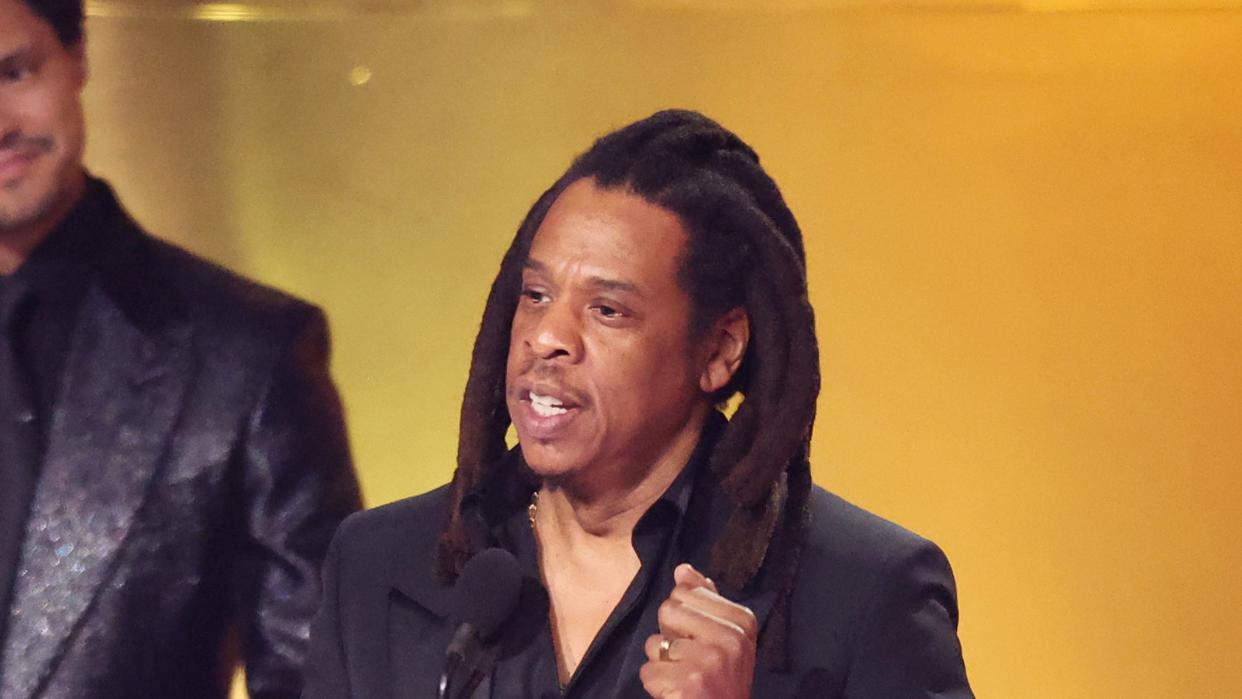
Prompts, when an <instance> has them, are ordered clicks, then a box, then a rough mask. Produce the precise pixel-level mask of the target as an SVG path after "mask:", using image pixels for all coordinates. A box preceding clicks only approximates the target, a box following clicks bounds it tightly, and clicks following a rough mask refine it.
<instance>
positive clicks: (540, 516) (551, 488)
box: [536, 410, 707, 550]
mask: <svg viewBox="0 0 1242 699" xmlns="http://www.w3.org/2000/svg"><path fill="white" fill-rule="evenodd" d="M706 415H707V411H706V410H702V411H696V412H695V414H694V415H693V417H692V419H691V420H690V421H689V422H688V423H687V425H686V427H685V429H682V430H680V431H679V432H678V434H677V435H676V436H675V437H674V439H673V440H672V442H671V443H670V444H669V445H668V447H667V448H665V449H664V450H663V452H661V453H660V454H658V455H657V456H656V458H655V459H654V460H651V461H649V462H648V463H647V464H645V465H643V466H635V465H632V464H630V465H625V466H623V467H617V468H613V469H609V470H608V471H606V472H612V473H619V474H622V477H619V478H610V479H606V482H605V483H602V484H601V483H595V482H592V483H582V482H570V481H564V482H560V481H558V482H553V481H544V483H543V486H542V487H541V488H540V490H539V495H538V503H539V505H538V508H537V511H536V521H537V526H538V528H539V533H540V538H541V539H542V540H544V543H545V545H546V544H548V543H550V541H555V542H556V544H557V545H560V546H564V547H566V548H568V549H571V550H572V549H574V548H578V547H582V546H588V547H591V546H612V545H618V546H624V547H626V548H629V547H630V546H631V537H632V534H633V532H634V527H635V526H636V525H637V524H638V520H639V519H641V518H642V516H643V515H644V514H645V513H646V512H647V510H648V509H650V508H651V506H652V505H653V504H654V503H655V502H656V501H657V500H659V499H660V496H662V495H663V494H664V493H665V491H667V490H668V488H669V486H671V485H672V484H673V481H675V480H677V477H678V476H679V475H680V474H681V472H682V470H683V469H684V468H685V467H686V465H687V462H688V461H689V460H690V457H691V455H692V454H693V453H694V448H695V446H696V445H697V444H698V441H699V436H700V434H701V433H702V430H703V423H704V420H705V419H706ZM601 470H603V469H601ZM625 474H636V475H635V476H632V477H629V478H626V477H624V475H625Z"/></svg>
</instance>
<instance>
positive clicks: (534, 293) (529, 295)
mask: <svg viewBox="0 0 1242 699" xmlns="http://www.w3.org/2000/svg"><path fill="white" fill-rule="evenodd" d="M522 297H523V298H525V299H526V300H527V301H531V302H532V303H542V302H543V301H544V300H546V299H547V295H546V294H544V293H543V292H542V291H539V290H537V289H522Z"/></svg>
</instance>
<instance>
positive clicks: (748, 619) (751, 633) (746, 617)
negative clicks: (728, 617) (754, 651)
mask: <svg viewBox="0 0 1242 699" xmlns="http://www.w3.org/2000/svg"><path fill="white" fill-rule="evenodd" d="M739 617H740V620H741V622H742V623H741V624H739V626H741V627H742V631H744V632H746V635H747V636H748V637H749V638H754V637H755V636H757V635H759V620H758V619H756V618H755V613H754V612H753V611H751V609H750V608H749V607H742V611H741V614H740V615H739Z"/></svg>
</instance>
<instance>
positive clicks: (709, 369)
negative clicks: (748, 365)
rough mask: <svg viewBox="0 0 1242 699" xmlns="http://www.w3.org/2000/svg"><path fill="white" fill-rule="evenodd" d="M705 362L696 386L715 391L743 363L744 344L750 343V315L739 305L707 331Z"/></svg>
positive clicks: (744, 354)
mask: <svg viewBox="0 0 1242 699" xmlns="http://www.w3.org/2000/svg"><path fill="white" fill-rule="evenodd" d="M704 342H706V343H707V363H706V364H705V365H704V367H703V373H702V374H701V375H700V376H699V388H700V389H702V391H703V392H704V393H715V392H716V391H719V390H720V389H722V388H724V387H725V386H726V385H727V384H728V383H729V381H730V379H732V378H733V375H734V374H736V373H737V370H738V368H740V367H741V366H742V358H743V357H745V356H746V347H747V345H749V344H750V315H748V314H747V313H746V308H745V307H743V306H738V307H737V308H734V309H732V310H730V311H728V312H726V313H725V314H724V315H722V316H720V318H719V319H718V320H717V321H716V322H715V323H714V324H713V325H712V327H711V329H710V330H708V331H707V336H706V338H705V340H704Z"/></svg>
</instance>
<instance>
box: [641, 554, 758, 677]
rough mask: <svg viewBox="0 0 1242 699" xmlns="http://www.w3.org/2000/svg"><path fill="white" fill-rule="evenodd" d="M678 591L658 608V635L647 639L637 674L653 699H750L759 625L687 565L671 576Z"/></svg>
mask: <svg viewBox="0 0 1242 699" xmlns="http://www.w3.org/2000/svg"><path fill="white" fill-rule="evenodd" d="M673 580H674V581H675V582H676V583H677V586H676V587H675V588H673V594H671V595H669V598H668V599H667V600H665V601H664V604H661V605H660V613H659V619H660V633H657V634H654V635H652V636H651V637H649V638H648V639H647V644H646V651H647V662H646V663H645V664H644V665H643V666H642V669H641V670H640V671H639V677H640V678H641V679H642V682H643V687H644V688H645V689H646V690H647V693H648V694H650V695H651V696H652V697H655V699H749V697H750V687H751V683H752V681H753V679H754V675H755V647H756V642H757V639H758V637H759V623H758V622H757V621H756V620H755V615H754V613H753V612H751V611H750V610H749V609H747V608H746V607H743V606H742V605H740V604H734V603H733V602H730V601H729V600H727V599H725V598H724V597H721V596H720V593H719V592H718V591H717V590H716V584H715V583H713V582H712V581H711V580H710V579H709V578H707V577H704V576H703V574H702V573H700V572H699V571H697V570H695V569H694V567H693V566H691V565H690V564H689V563H682V564H681V565H679V566H677V569H676V570H674V571H673Z"/></svg>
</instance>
